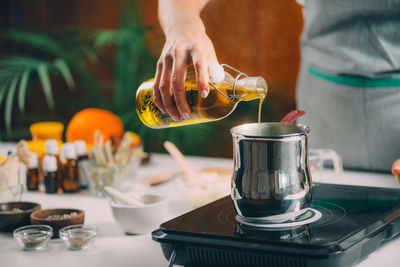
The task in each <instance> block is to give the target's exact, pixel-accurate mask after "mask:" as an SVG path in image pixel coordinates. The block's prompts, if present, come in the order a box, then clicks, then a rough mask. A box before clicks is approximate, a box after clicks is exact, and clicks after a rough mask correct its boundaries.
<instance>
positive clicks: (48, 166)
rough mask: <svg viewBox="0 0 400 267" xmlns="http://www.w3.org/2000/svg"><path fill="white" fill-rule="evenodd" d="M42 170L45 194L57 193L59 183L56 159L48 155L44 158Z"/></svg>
mask: <svg viewBox="0 0 400 267" xmlns="http://www.w3.org/2000/svg"><path fill="white" fill-rule="evenodd" d="M42 168H43V174H44V185H45V188H46V193H57V188H58V181H59V179H58V171H57V170H58V169H57V158H56V157H54V156H50V155H46V156H44V158H43V164H42Z"/></svg>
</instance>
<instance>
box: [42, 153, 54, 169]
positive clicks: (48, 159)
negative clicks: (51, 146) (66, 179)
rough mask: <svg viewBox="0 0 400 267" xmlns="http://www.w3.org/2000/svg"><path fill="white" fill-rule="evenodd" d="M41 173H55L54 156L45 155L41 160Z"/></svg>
mask: <svg viewBox="0 0 400 267" xmlns="http://www.w3.org/2000/svg"><path fill="white" fill-rule="evenodd" d="M43 171H46V172H55V171H57V159H56V157H54V156H50V155H46V156H44V158H43Z"/></svg>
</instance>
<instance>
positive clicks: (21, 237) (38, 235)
mask: <svg viewBox="0 0 400 267" xmlns="http://www.w3.org/2000/svg"><path fill="white" fill-rule="evenodd" d="M52 236H53V228H51V227H50V226H47V225H28V226H23V227H20V228H17V229H15V230H14V239H15V240H16V241H17V242H18V244H19V245H20V247H21V248H22V249H24V250H42V249H45V248H46V246H47V242H48V241H49V240H50V239H51V237H52Z"/></svg>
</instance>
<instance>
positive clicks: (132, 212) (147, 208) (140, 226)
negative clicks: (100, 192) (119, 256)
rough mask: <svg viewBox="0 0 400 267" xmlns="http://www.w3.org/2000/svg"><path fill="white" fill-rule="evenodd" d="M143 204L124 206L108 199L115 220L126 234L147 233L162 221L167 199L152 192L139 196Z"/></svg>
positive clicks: (166, 208) (165, 211)
mask: <svg viewBox="0 0 400 267" xmlns="http://www.w3.org/2000/svg"><path fill="white" fill-rule="evenodd" d="M140 200H141V201H142V202H143V203H144V205H143V206H138V207H135V206H125V205H120V204H117V203H115V202H114V201H113V200H111V201H110V205H111V209H112V213H113V215H114V218H115V220H116V221H117V222H118V224H119V225H120V226H121V228H122V230H123V231H124V232H125V233H127V234H147V233H150V232H152V231H153V230H156V229H157V228H158V227H159V226H160V224H161V223H162V222H164V220H165V218H166V215H167V210H168V201H167V199H166V198H165V197H162V196H159V195H153V194H144V195H142V196H140Z"/></svg>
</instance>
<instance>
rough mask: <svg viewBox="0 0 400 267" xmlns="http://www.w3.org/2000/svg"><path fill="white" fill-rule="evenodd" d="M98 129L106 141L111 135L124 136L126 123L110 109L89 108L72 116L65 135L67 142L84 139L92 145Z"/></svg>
mask: <svg viewBox="0 0 400 267" xmlns="http://www.w3.org/2000/svg"><path fill="white" fill-rule="evenodd" d="M97 130H98V131H99V132H100V133H101V134H102V135H103V136H104V142H106V141H108V140H109V139H110V137H111V136H122V135H123V134H124V125H123V124H122V120H121V119H120V118H119V117H118V116H117V115H115V114H114V113H112V112H110V111H108V110H104V109H98V108H87V109H84V110H81V111H79V112H78V113H76V114H75V115H74V116H73V117H72V119H71V121H70V122H69V124H68V126H67V131H66V133H65V137H66V139H67V142H73V141H76V140H83V141H85V142H86V143H87V144H89V145H91V144H93V141H94V138H93V136H94V133H95V132H96V131H97Z"/></svg>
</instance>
